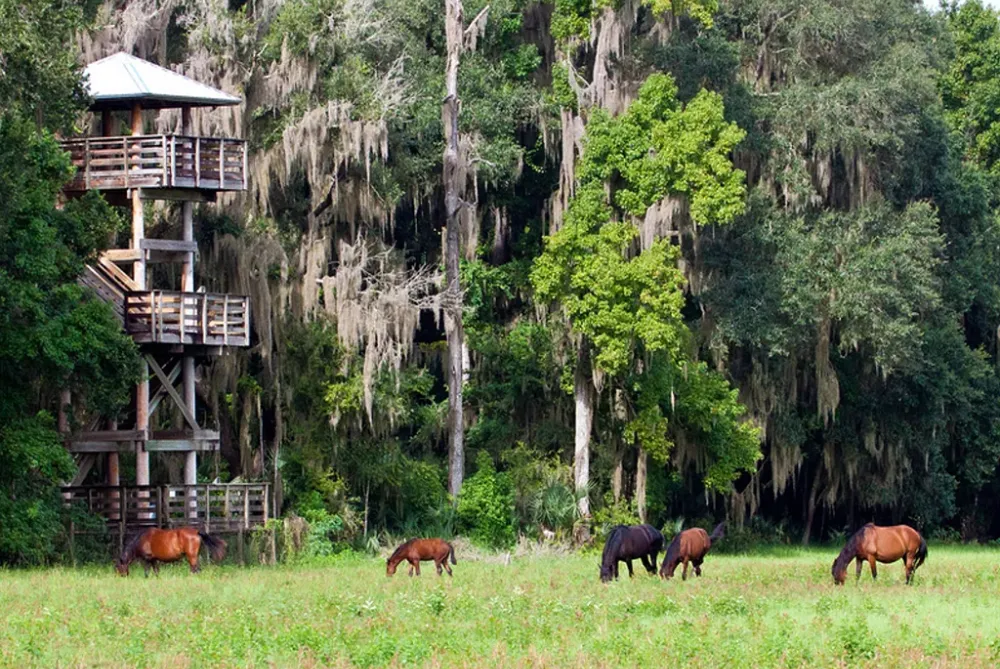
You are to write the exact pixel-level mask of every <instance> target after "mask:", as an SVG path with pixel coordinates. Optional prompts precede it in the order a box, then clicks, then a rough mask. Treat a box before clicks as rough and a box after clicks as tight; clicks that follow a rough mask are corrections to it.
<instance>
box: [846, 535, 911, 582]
mask: <svg viewBox="0 0 1000 669" xmlns="http://www.w3.org/2000/svg"><path fill="white" fill-rule="evenodd" d="M926 558H927V542H926V541H924V538H923V537H922V536H920V532H917V531H916V530H915V529H913V528H912V527H910V526H909V525H892V526H891V527H879V526H878V525H875V524H873V523H868V524H867V525H865V526H864V527H862V528H861V529H860V530H858V531H857V532H855V533H854V536H852V537H851V538H850V539H848V540H847V545H846V546H844V550H842V551H840V555H838V556H837V559H836V560H834V561H833V569H832V570H831V571H832V572H833V582H834V583H835V584H837V585H843V584H844V581H846V580H847V567H848V566H849V565H850V564H851V560H857V561H858V568H857V570H856V571H857V573H856V575H855V577H854V580H855V581H857V580H858V579H859V578H861V565H862V564H863V563H864V562H865V561H866V560H867V561H868V566H869V567H871V570H872V580H873V581H874V580H875V578H876V576H877V575H878V572H877V571H876V569H875V562H876V561H878V562H882V563H883V564H888V563H889V562H895V561H896V560H899V559H902V560H903V568H904V569H905V570H906V584H907V585H910V584H911V583H912V582H913V572H915V571H916V570H917V567H919V566H920V565H922V564H923V563H924V560H925V559H926Z"/></svg>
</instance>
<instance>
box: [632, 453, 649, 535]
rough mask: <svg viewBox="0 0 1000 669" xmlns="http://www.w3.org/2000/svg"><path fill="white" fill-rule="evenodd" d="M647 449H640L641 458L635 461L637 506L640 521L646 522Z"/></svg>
mask: <svg viewBox="0 0 1000 669" xmlns="http://www.w3.org/2000/svg"><path fill="white" fill-rule="evenodd" d="M648 457H649V456H648V455H647V454H646V451H645V449H643V448H640V449H639V459H638V460H636V463H635V508H636V510H637V511H638V512H639V522H640V523H645V522H646V463H647V460H648Z"/></svg>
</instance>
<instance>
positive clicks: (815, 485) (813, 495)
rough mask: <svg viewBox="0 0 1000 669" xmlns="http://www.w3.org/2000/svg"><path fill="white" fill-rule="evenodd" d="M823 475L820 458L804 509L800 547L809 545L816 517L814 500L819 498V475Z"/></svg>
mask: <svg viewBox="0 0 1000 669" xmlns="http://www.w3.org/2000/svg"><path fill="white" fill-rule="evenodd" d="M822 473H823V460H822V458H821V459H820V461H819V462H818V463H817V464H816V473H815V475H813V481H812V486H811V487H810V490H809V502H808V506H807V507H806V529H805V531H804V532H803V533H802V545H803V546H808V545H809V535H810V534H811V533H812V524H813V518H815V517H816V500H817V498H818V497H819V480H820V474H822Z"/></svg>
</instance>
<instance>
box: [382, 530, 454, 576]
mask: <svg viewBox="0 0 1000 669" xmlns="http://www.w3.org/2000/svg"><path fill="white" fill-rule="evenodd" d="M449 557H450V558H451V563H452V564H458V560H456V559H455V547H454V546H452V545H451V544H449V543H448V542H447V541H445V540H444V539H410V540H409V541H407V542H405V543H403V544H402V545H401V546H400V547H399V548H397V549H396V550H395V551H394V552H393V554H392V555H390V556H389V559H388V560H386V561H385V575H386V576H392V575H393V574H395V573H396V567H397V566H398V565H399V563H400V562H402V561H403V560H406V561H407V562H409V563H410V576H413V571H414V570H416V572H417V576H420V561H421V560H434V566H435V567H436V568H437V573H438V576H440V575H441V567H444V568H445V570H446V571H447V572H448V576H451V575H452V574H451V567H449V566H448V558H449Z"/></svg>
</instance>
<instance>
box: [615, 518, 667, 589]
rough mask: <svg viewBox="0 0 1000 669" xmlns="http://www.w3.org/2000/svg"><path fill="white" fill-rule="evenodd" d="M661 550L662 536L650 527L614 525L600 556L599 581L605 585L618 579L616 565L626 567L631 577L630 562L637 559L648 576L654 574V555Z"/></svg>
mask: <svg viewBox="0 0 1000 669" xmlns="http://www.w3.org/2000/svg"><path fill="white" fill-rule="evenodd" d="M662 550H663V535H662V534H661V533H660V531H659V530H658V529H656V528H655V527H653V526H652V525H616V526H615V527H613V528H611V532H609V533H608V540H607V541H606V542H604V554H603V555H602V556H601V580H602V581H604V582H605V583H607V582H608V581H610V580H611V579H612V578H615V579H617V578H618V563H619V562H624V563H625V565H626V566H627V567H628V575H629V578H631V577H632V575H633V573H632V560H634V559H636V558H639V559H640V560H642V566H643V567H645V568H646V571H648V572H649V573H650V574H655V573H656V554H657V553H659V552H660V551H662Z"/></svg>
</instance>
